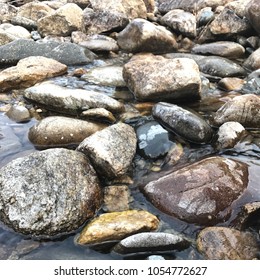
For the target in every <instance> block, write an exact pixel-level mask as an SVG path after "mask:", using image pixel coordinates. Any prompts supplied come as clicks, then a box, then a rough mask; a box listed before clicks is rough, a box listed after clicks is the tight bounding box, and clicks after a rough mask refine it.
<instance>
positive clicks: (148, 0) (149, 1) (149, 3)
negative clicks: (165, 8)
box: [143, 0, 155, 13]
mask: <svg viewBox="0 0 260 280" xmlns="http://www.w3.org/2000/svg"><path fill="white" fill-rule="evenodd" d="M143 2H144V4H145V7H146V10H147V13H154V11H155V0H143Z"/></svg>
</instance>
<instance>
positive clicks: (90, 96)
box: [24, 82, 124, 115]
mask: <svg viewBox="0 0 260 280" xmlns="http://www.w3.org/2000/svg"><path fill="white" fill-rule="evenodd" d="M24 97H26V98H27V99H29V100H31V101H33V102H35V103H39V104H42V105H44V106H45V107H47V108H48V109H50V110H54V111H57V112H62V113H63V112H65V113H69V114H72V115H78V114H79V113H81V112H82V111H85V110H88V109H93V108H104V109H107V110H109V111H111V112H115V113H119V112H122V111H123V110H124V106H123V104H122V103H120V102H118V101H117V100H115V99H113V98H111V97H109V96H107V95H106V94H103V93H99V92H95V91H87V90H83V89H70V88H65V87H61V86H58V85H55V84H52V83H49V82H46V83H41V84H38V85H36V86H34V87H30V88H28V89H26V90H25V93H24Z"/></svg>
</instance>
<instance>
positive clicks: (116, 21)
mask: <svg viewBox="0 0 260 280" xmlns="http://www.w3.org/2000/svg"><path fill="white" fill-rule="evenodd" d="M128 23H129V19H128V18H127V16H126V15H124V14H122V13H118V12H114V11H110V10H106V9H105V10H95V11H94V10H92V9H90V8H86V9H85V10H84V11H83V23H82V26H83V29H84V32H85V33H86V34H88V35H94V34H100V33H104V32H112V31H115V30H116V31H117V30H122V29H124V28H125V27H126V26H127V24H128Z"/></svg>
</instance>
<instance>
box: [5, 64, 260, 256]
mask: <svg viewBox="0 0 260 280" xmlns="http://www.w3.org/2000/svg"><path fill="white" fill-rule="evenodd" d="M111 63H112V62H111V61H106V62H104V61H102V60H100V61H96V62H95V63H94V64H93V65H91V66H86V67H85V68H86V69H88V68H90V67H94V66H102V65H108V64H111ZM73 70H74V68H72V67H71V68H70V69H69V75H65V76H63V77H58V78H54V79H52V80H53V82H55V83H57V84H59V85H62V86H67V87H71V88H84V89H89V90H97V91H101V92H105V93H107V94H108V95H110V96H112V97H115V96H120V97H123V96H124V97H125V96H127V98H126V97H125V98H120V99H121V100H122V99H127V101H128V102H129V98H130V100H131V94H130V93H126V91H127V90H126V89H123V90H122V89H121V91H120V90H119V91H118V90H117V89H115V88H109V87H100V86H96V85H90V84H88V83H87V82H86V81H83V80H80V79H79V78H77V77H74V76H71V75H70V73H71V72H72V71H73ZM123 92H124V94H123ZM121 94H122V95H121ZM218 98H219V97H216V98H212V99H211V101H212V104H210V103H207V104H203V102H202V103H194V104H191V105H189V107H192V109H193V110H195V111H197V112H200V113H201V112H203V113H202V114H203V115H207V116H210V115H211V113H212V111H211V110H213V108H214V109H216V108H217V107H219V106H220V104H221V102H218ZM216 104H217V105H216ZM1 105H3V104H1V102H0V106H1ZM205 105H206V106H205ZM211 105H212V106H211ZM51 114H53V113H51ZM36 122H37V121H36V120H35V119H32V120H31V121H30V122H27V123H23V124H17V123H15V122H13V121H11V120H10V119H9V118H8V117H6V116H5V115H4V113H0V167H2V166H4V165H5V164H7V163H8V162H9V161H11V160H13V159H15V158H18V157H22V156H25V155H27V154H29V153H32V152H34V151H35V148H34V146H33V145H32V144H31V143H30V142H29V140H28V137H27V134H28V130H29V128H30V127H31V126H33V125H34V124H35V123H36ZM131 124H132V125H134V124H135V120H133V122H132V123H131ZM252 134H253V135H254V138H253V139H254V143H251V142H252V141H251V142H248V143H245V144H241V145H239V146H238V147H237V148H236V149H232V150H229V151H225V152H222V153H221V155H222V156H224V157H229V158H233V159H237V160H240V161H243V162H245V163H246V164H248V167H249V184H248V188H247V190H246V191H245V192H244V193H243V195H242V196H241V197H240V198H239V199H238V200H237V201H236V202H235V203H234V204H233V205H232V207H233V211H232V213H231V216H230V218H229V219H228V220H227V221H225V222H224V223H221V224H219V225H226V226H227V225H229V224H231V223H232V221H233V220H234V219H235V217H236V216H237V213H238V212H239V210H240V208H241V206H242V205H244V204H245V203H248V202H254V201H260V183H259V182H260V160H259V159H260V145H259V143H260V141H259V139H260V132H259V131H256V132H253V133H252ZM184 151H185V156H186V160H185V162H184V163H183V164H188V163H192V162H194V161H196V160H198V159H200V158H203V157H205V156H207V155H211V154H214V155H216V154H217V153H216V151H215V150H214V149H213V148H212V147H211V146H209V145H200V146H198V145H188V144H187V143H184ZM134 166H135V168H134V172H133V179H134V183H133V184H132V185H131V186H130V190H131V195H132V197H133V201H132V202H131V204H130V208H131V209H144V210H148V211H149V212H151V213H153V214H155V215H156V216H158V218H159V219H160V221H161V227H160V231H164V232H178V233H182V234H184V235H185V236H187V237H188V238H190V239H191V240H192V241H193V245H192V246H191V247H190V248H188V249H186V250H184V251H181V252H177V251H176V252H172V253H168V254H164V257H165V258H166V259H201V258H202V256H201V255H200V254H199V253H198V252H197V250H196V247H195V245H194V244H195V243H194V241H195V238H196V235H197V234H198V232H199V231H200V230H201V229H202V227H200V226H196V225H193V224H188V223H186V222H183V221H180V220H178V219H175V218H173V217H170V216H168V215H166V214H164V213H162V212H160V211H159V210H158V209H156V208H155V207H154V206H153V205H152V204H151V203H149V202H148V201H147V200H146V199H145V197H144V196H143V194H142V193H141V192H140V190H139V187H140V186H141V185H142V184H144V183H146V182H148V181H151V180H153V179H155V178H157V177H161V176H162V174H166V173H167V172H169V170H170V169H172V168H176V169H177V168H180V166H178V165H177V166H171V165H170V164H169V163H167V162H165V161H164V159H160V160H157V161H156V162H155V163H154V162H152V161H151V160H147V159H144V158H142V157H141V156H140V155H138V154H137V156H136V157H135V159H134ZM154 166H156V167H157V172H154V171H151V169H152V167H154ZM158 170H159V171H158ZM28 172H29V170H28ZM251 230H252V231H254V232H256V233H258V234H259V232H258V231H259V229H258V228H251ZM79 231H80V229H79V230H78V231H77V232H75V233H73V234H72V235H70V236H67V237H63V238H62V239H56V240H51V241H37V240H36V241H33V240H31V239H30V238H28V237H25V236H22V235H20V234H17V233H14V232H12V231H10V230H9V229H7V228H6V227H5V226H4V225H0V259H121V258H122V257H121V256H118V255H115V254H112V253H110V252H109V250H107V249H98V248H90V247H84V246H79V245H75V243H74V238H75V235H76V234H77V233H78V232H79ZM130 258H135V259H136V258H140V259H142V258H146V256H143V255H141V256H132V257H130Z"/></svg>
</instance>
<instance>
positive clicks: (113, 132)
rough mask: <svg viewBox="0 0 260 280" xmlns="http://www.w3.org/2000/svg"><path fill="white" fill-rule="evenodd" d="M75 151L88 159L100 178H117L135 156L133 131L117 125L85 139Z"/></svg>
mask: <svg viewBox="0 0 260 280" xmlns="http://www.w3.org/2000/svg"><path fill="white" fill-rule="evenodd" d="M77 150H78V151H81V152H83V153H85V154H86V155H87V156H88V157H89V158H90V160H91V162H92V163H93V165H94V166H95V168H96V170H97V172H98V173H100V175H101V176H105V177H108V178H113V177H118V176H120V175H124V174H125V173H126V172H127V171H128V169H129V167H130V165H131V163H132V160H133V157H134V155H135V150H136V135H135V131H134V129H133V128H132V127H131V126H129V125H127V124H124V123H117V124H114V125H112V126H109V127H107V128H105V129H103V130H102V131H99V132H96V133H94V134H93V135H91V136H89V137H87V138H86V139H85V140H84V141H83V142H82V143H81V144H80V145H79V147H78V148H77Z"/></svg>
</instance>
